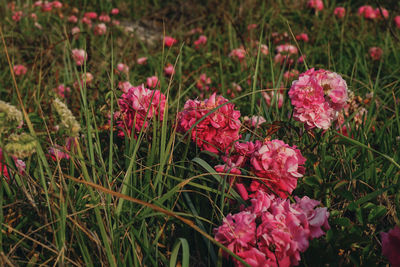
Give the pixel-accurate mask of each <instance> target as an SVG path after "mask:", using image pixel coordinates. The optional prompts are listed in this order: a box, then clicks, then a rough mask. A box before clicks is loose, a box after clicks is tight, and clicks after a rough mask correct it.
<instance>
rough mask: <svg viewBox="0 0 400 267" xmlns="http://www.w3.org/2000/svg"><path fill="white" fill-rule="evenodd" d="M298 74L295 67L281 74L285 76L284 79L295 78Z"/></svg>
mask: <svg viewBox="0 0 400 267" xmlns="http://www.w3.org/2000/svg"><path fill="white" fill-rule="evenodd" d="M298 76H299V71H298V70H296V69H291V70H288V71H286V72H285V73H284V74H283V78H285V79H286V80H292V79H295V78H297V77H298Z"/></svg>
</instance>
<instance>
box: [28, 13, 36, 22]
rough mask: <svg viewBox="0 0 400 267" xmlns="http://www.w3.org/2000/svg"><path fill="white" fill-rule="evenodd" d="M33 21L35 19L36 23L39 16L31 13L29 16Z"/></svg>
mask: <svg viewBox="0 0 400 267" xmlns="http://www.w3.org/2000/svg"><path fill="white" fill-rule="evenodd" d="M29 17H30V18H31V19H33V20H34V21H36V20H37V15H36V14H35V13H31V14H30V16H29Z"/></svg>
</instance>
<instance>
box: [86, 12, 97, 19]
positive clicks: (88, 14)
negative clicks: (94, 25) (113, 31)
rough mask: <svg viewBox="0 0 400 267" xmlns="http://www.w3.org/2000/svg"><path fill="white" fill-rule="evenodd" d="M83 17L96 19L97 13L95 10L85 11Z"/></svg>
mask: <svg viewBox="0 0 400 267" xmlns="http://www.w3.org/2000/svg"><path fill="white" fill-rule="evenodd" d="M83 17H85V18H88V19H91V20H92V19H97V13H96V12H86V13H85V14H84V15H83Z"/></svg>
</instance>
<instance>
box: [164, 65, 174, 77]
mask: <svg viewBox="0 0 400 267" xmlns="http://www.w3.org/2000/svg"><path fill="white" fill-rule="evenodd" d="M164 72H165V74H166V75H168V76H171V75H173V74H175V68H174V65H172V64H171V63H168V64H167V66H165V67H164Z"/></svg>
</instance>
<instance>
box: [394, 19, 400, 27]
mask: <svg viewBox="0 0 400 267" xmlns="http://www.w3.org/2000/svg"><path fill="white" fill-rule="evenodd" d="M394 23H395V24H396V27H397V29H400V16H396V17H394Z"/></svg>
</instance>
